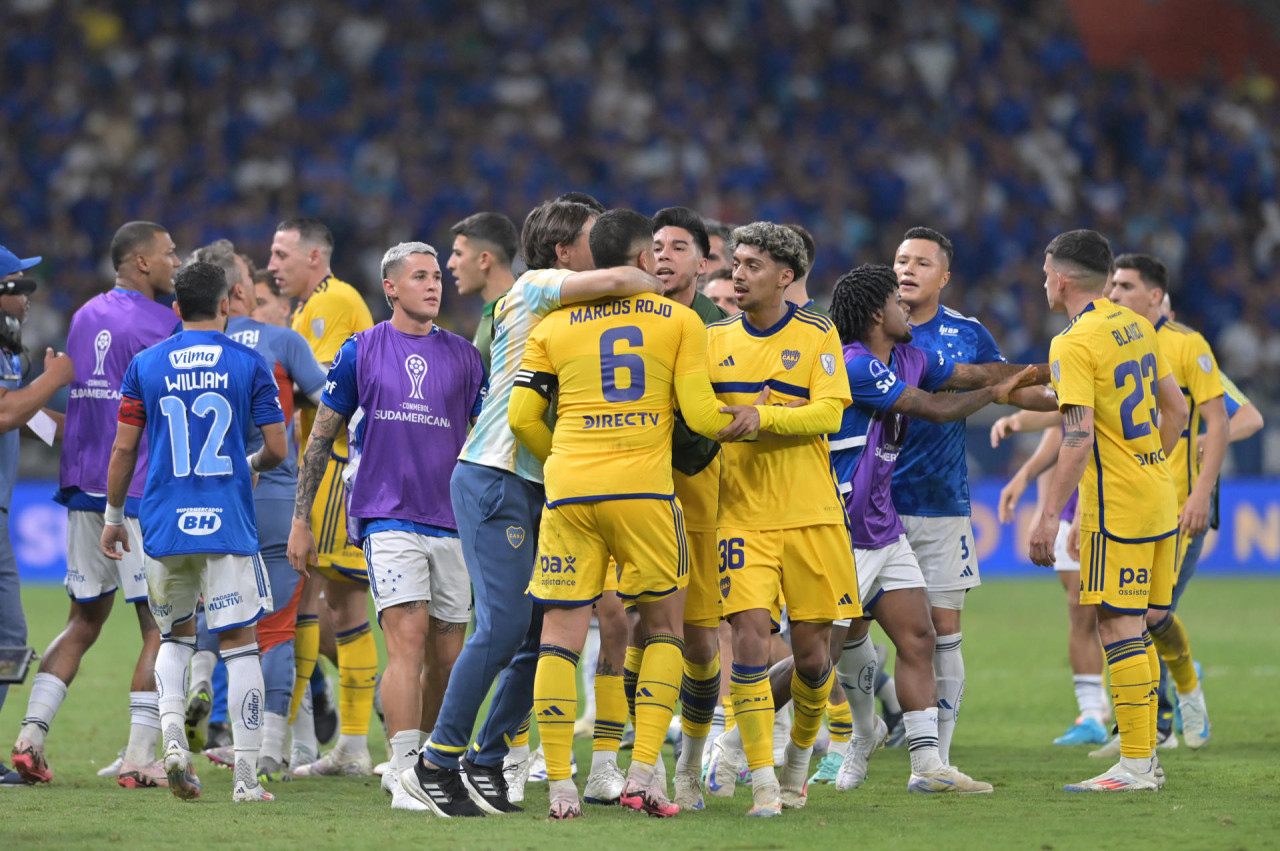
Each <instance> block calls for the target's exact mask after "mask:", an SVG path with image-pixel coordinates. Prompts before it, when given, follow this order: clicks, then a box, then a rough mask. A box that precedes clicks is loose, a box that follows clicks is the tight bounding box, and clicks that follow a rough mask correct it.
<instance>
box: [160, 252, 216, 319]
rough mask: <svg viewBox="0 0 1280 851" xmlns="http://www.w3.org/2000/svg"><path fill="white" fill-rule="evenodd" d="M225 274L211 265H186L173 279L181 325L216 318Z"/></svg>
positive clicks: (198, 263) (200, 263)
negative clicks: (181, 320) (182, 322)
mask: <svg viewBox="0 0 1280 851" xmlns="http://www.w3.org/2000/svg"><path fill="white" fill-rule="evenodd" d="M229 290H230V287H228V286H227V273H226V272H224V271H222V267H221V266H215V265H213V264H212V263H202V262H199V261H196V262H195V263H188V264H187V265H186V266H183V267H182V268H181V269H179V270H178V271H177V272H176V273H175V274H174V276H173V292H174V295H176V296H177V298H178V309H179V310H181V311H182V319H183V321H184V322H200V321H202V320H205V319H213V318H214V317H216V316H217V315H218V303H219V302H221V301H222V300H223V299H224V298H226V297H227V292H228V291H229Z"/></svg>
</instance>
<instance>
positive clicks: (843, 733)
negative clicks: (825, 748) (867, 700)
mask: <svg viewBox="0 0 1280 851" xmlns="http://www.w3.org/2000/svg"><path fill="white" fill-rule="evenodd" d="M837 695H839V697H841V698H843V697H844V691H843V690H842V689H834V688H833V689H832V690H831V695H830V697H828V698H827V729H828V730H830V731H831V741H833V742H835V743H836V744H844V743H845V742H847V741H849V737H850V736H852V735H853V712H852V710H850V709H849V701H847V700H841V701H840V702H839V703H836V696H837Z"/></svg>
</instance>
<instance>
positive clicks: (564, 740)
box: [533, 644, 578, 780]
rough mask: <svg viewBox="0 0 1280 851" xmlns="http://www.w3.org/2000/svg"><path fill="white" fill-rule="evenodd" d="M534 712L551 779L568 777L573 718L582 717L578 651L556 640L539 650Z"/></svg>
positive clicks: (571, 753) (548, 776)
mask: <svg viewBox="0 0 1280 851" xmlns="http://www.w3.org/2000/svg"><path fill="white" fill-rule="evenodd" d="M533 714H534V715H535V716H536V717H537V719H538V735H539V736H540V737H541V738H542V754H543V756H544V757H546V760H547V779H548V780H568V779H569V777H570V773H569V772H570V767H569V759H570V757H571V756H572V755H573V722H574V721H576V720H577V718H578V654H577V653H574V652H573V651H572V650H568V649H566V648H564V647H560V646H559V645H556V644H544V645H542V647H540V648H539V650H538V672H537V673H536V674H535V675H534V678H533Z"/></svg>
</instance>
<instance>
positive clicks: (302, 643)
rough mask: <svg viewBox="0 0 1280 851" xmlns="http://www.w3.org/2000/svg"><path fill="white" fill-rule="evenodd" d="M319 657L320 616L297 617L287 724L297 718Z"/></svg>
mask: <svg viewBox="0 0 1280 851" xmlns="http://www.w3.org/2000/svg"><path fill="white" fill-rule="evenodd" d="M319 655H320V616H319V615H298V621H297V627H296V631H295V632H294V636H293V665H294V671H295V674H294V678H293V699H292V700H290V701H289V723H290V724H292V723H293V722H294V721H296V720H297V718H298V707H299V706H301V705H302V696H303V695H304V694H306V690H307V689H308V688H310V685H311V675H312V674H313V673H315V670H316V657H317V656H319Z"/></svg>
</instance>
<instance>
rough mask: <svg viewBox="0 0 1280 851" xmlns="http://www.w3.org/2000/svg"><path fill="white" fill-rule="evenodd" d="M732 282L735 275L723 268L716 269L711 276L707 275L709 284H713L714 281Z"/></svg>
mask: <svg viewBox="0 0 1280 851" xmlns="http://www.w3.org/2000/svg"><path fill="white" fill-rule="evenodd" d="M732 280H733V273H732V272H730V271H729V270H728V269H726V268H725V267H723V266H721V267H719V268H718V269H716V270H715V271H714V272H712V273H711V274H710V275H707V283H708V284H709V283H711V282H712V281H732Z"/></svg>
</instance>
